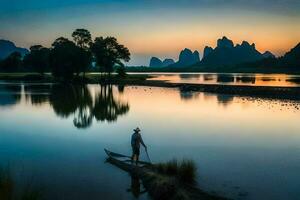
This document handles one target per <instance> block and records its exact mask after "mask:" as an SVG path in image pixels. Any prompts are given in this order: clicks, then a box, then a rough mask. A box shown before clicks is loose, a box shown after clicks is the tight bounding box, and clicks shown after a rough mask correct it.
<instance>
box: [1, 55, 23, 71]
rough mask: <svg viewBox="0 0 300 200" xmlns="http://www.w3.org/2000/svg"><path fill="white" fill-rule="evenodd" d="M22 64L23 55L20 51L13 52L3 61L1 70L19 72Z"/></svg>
mask: <svg viewBox="0 0 300 200" xmlns="http://www.w3.org/2000/svg"><path fill="white" fill-rule="evenodd" d="M21 66H22V55H21V54H20V53H19V52H13V53H12V54H10V55H9V56H8V57H7V58H5V59H4V60H3V61H2V62H1V66H0V68H1V71H4V72H17V71H19V70H20V68H21Z"/></svg>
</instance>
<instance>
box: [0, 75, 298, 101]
mask: <svg viewBox="0 0 300 200" xmlns="http://www.w3.org/2000/svg"><path fill="white" fill-rule="evenodd" d="M151 77H152V75H151V74H127V75H125V76H122V77H120V76H119V75H118V74H111V75H110V76H106V75H101V74H93V73H87V74H85V76H84V77H83V76H75V77H74V78H73V79H72V80H71V81H70V80H69V81H67V82H68V83H71V84H102V85H106V84H112V85H121V86H149V87H165V88H177V89H179V90H180V91H181V92H207V93H216V94H228V95H235V96H243V97H259V98H271V99H282V100H300V87H278V86H245V85H219V84H188V83H170V82H165V81H160V80H147V79H148V78H151ZM0 81H9V82H11V81H21V82H28V83H32V82H34V83H61V82H64V83H65V81H64V80H60V79H56V78H55V77H53V76H51V75H50V74H44V75H40V74H37V73H0ZM291 81H293V82H298V81H300V80H298V79H295V80H291Z"/></svg>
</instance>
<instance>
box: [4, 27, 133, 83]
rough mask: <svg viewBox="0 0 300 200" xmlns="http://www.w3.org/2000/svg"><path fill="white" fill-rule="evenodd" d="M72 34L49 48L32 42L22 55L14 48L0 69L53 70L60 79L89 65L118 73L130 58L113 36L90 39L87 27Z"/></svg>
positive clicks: (96, 69) (77, 73)
mask: <svg viewBox="0 0 300 200" xmlns="http://www.w3.org/2000/svg"><path fill="white" fill-rule="evenodd" d="M72 38H73V40H69V39H68V38H64V37H59V38H57V39H56V40H55V41H54V42H53V43H52V45H51V48H46V47H43V46H42V45H34V46H32V47H30V52H28V53H27V54H25V55H24V56H23V55H22V54H21V53H20V52H13V53H11V54H10V55H9V56H8V57H6V58H5V59H4V60H2V61H1V62H0V71H2V72H22V71H23V72H24V71H30V72H38V73H40V74H44V73H45V72H52V75H53V76H54V77H57V78H63V79H71V78H72V77H73V76H74V75H76V76H79V75H80V74H83V76H84V75H85V73H86V72H87V71H91V68H93V71H98V72H105V73H108V74H110V73H112V72H113V71H114V70H115V69H118V70H119V72H120V73H122V72H124V71H125V70H124V64H123V62H128V61H129V60H130V52H129V50H128V48H127V47H125V46H124V45H122V44H119V43H118V41H117V39H116V38H114V37H96V38H95V39H94V41H93V40H92V36H91V33H90V32H89V31H88V30H86V29H76V30H75V31H74V32H73V33H72ZM93 66H94V67H93Z"/></svg>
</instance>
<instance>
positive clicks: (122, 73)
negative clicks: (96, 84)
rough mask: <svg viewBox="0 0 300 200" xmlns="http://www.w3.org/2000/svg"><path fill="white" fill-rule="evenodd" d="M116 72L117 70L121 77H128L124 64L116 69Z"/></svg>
mask: <svg viewBox="0 0 300 200" xmlns="http://www.w3.org/2000/svg"><path fill="white" fill-rule="evenodd" d="M116 72H117V74H118V76H119V77H121V78H124V77H126V75H127V74H126V70H125V67H124V66H120V67H118V68H117V69H116Z"/></svg>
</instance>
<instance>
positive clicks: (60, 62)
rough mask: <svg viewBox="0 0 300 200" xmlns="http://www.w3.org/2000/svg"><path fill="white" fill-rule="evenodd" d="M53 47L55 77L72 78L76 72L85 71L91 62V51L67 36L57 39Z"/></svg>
mask: <svg viewBox="0 0 300 200" xmlns="http://www.w3.org/2000/svg"><path fill="white" fill-rule="evenodd" d="M52 47H53V49H52V50H51V54H50V66H51V69H52V74H53V76H55V77H58V78H63V79H65V80H66V79H67V80H68V79H71V78H72V77H73V75H74V73H76V74H77V75H79V73H80V72H84V73H85V72H86V70H87V68H88V67H89V66H90V64H91V56H92V55H91V53H90V52H89V51H88V50H86V49H84V48H81V47H79V46H76V44H75V43H74V42H72V41H70V40H68V39H67V38H63V37H61V38H58V39H56V40H55V41H54V43H53V44H52Z"/></svg>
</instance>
